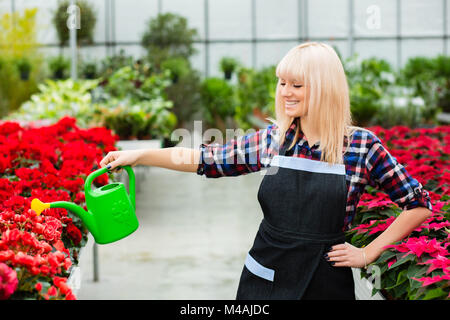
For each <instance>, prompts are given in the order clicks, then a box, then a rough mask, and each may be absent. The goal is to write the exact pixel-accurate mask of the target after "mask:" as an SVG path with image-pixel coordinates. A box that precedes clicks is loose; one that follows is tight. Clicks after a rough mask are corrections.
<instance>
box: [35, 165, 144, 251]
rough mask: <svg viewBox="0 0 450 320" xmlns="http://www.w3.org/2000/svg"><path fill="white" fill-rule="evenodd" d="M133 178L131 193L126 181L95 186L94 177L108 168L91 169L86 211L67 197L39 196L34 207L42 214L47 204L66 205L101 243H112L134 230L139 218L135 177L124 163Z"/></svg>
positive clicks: (96, 240) (86, 192)
mask: <svg viewBox="0 0 450 320" xmlns="http://www.w3.org/2000/svg"><path fill="white" fill-rule="evenodd" d="M123 169H125V170H126V171H127V172H128V176H129V179H130V183H129V189H130V195H128V193H127V191H126V188H125V186H124V184H123V183H121V182H115V183H111V184H107V185H105V186H103V187H100V188H97V189H95V190H92V189H91V184H92V182H93V181H94V179H95V178H97V177H98V176H100V175H102V174H104V173H106V172H107V171H108V168H106V167H105V168H101V169H98V170H96V171H94V172H92V173H91V174H90V175H89V176H88V177H87V179H86V182H85V184H84V193H85V199H86V207H87V208H88V211H87V212H86V211H85V210H84V209H83V208H81V207H80V206H78V205H76V204H74V203H72V202H67V201H56V202H51V203H43V202H41V201H40V200H39V199H36V198H35V199H33V200H32V201H31V209H32V210H34V211H35V212H36V214H37V215H40V214H41V212H42V211H44V210H45V209H47V208H64V209H67V210H70V211H72V212H74V213H75V214H77V215H78V216H79V217H80V218H81V220H82V221H83V223H84V224H85V226H86V228H87V229H88V230H89V232H90V233H91V234H92V235H93V236H94V239H95V242H97V243H99V244H106V243H111V242H114V241H117V240H120V239H122V238H125V237H126V236H128V235H130V234H131V233H133V232H134V231H135V230H136V229H137V228H138V227H139V222H138V220H137V218H136V214H135V210H136V200H135V178H134V172H133V169H132V168H131V167H130V166H123Z"/></svg>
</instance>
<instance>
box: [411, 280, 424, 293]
mask: <svg viewBox="0 0 450 320" xmlns="http://www.w3.org/2000/svg"><path fill="white" fill-rule="evenodd" d="M409 286H410V289H411V291H412V290H416V289H419V288H420V287H422V282H420V281H417V280H414V279H411V278H410V279H409Z"/></svg>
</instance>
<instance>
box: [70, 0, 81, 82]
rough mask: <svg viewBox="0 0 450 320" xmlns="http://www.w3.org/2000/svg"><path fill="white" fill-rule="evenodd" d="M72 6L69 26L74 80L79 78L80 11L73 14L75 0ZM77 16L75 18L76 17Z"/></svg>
mask: <svg viewBox="0 0 450 320" xmlns="http://www.w3.org/2000/svg"><path fill="white" fill-rule="evenodd" d="M70 7H71V8H72V10H70V11H71V13H70V15H69V19H71V21H69V23H70V28H69V31H70V33H69V40H70V56H71V63H70V77H71V78H72V80H77V27H78V25H77V19H79V17H78V14H79V11H77V10H76V11H75V17H74V16H73V14H74V12H73V9H74V7H76V3H75V0H70ZM74 18H75V19H74Z"/></svg>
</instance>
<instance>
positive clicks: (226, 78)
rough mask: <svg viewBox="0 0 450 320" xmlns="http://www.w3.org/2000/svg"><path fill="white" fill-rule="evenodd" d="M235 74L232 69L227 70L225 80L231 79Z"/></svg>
mask: <svg viewBox="0 0 450 320" xmlns="http://www.w3.org/2000/svg"><path fill="white" fill-rule="evenodd" d="M232 76H233V71H232V70H226V71H225V72H224V78H225V80H231V77H232Z"/></svg>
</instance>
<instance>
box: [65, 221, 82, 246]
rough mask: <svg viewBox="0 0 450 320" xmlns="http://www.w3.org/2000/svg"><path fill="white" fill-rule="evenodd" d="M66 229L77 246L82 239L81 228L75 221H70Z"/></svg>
mask: <svg viewBox="0 0 450 320" xmlns="http://www.w3.org/2000/svg"><path fill="white" fill-rule="evenodd" d="M66 231H67V234H68V235H69V237H70V239H72V241H73V244H74V245H76V246H77V245H78V244H79V243H80V241H81V239H82V234H81V231H80V229H78V228H77V227H76V226H75V225H74V224H73V223H69V224H67V227H66Z"/></svg>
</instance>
